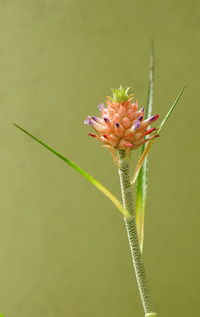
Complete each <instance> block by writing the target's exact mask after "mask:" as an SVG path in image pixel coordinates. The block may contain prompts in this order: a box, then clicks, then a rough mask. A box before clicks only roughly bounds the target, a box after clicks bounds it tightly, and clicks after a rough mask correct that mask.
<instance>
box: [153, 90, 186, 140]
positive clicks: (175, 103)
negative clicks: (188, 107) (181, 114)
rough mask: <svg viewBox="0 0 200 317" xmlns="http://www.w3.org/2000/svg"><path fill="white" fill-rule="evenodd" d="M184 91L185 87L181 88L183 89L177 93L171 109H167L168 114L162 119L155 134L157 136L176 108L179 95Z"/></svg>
mask: <svg viewBox="0 0 200 317" xmlns="http://www.w3.org/2000/svg"><path fill="white" fill-rule="evenodd" d="M184 90H185V87H183V89H182V90H181V91H180V92H179V94H178V96H177V97H176V99H175V100H174V103H173V104H172V106H171V108H170V109H169V111H168V113H167V114H166V116H165V117H164V119H163V121H162V122H161V124H160V125H159V128H158V130H157V131H156V134H159V133H160V131H161V130H162V128H163V126H164V125H165V123H166V121H167V120H168V119H169V116H170V115H171V114H172V111H173V110H174V108H175V107H176V105H177V103H178V101H179V99H180V98H181V95H182V94H183V92H184Z"/></svg>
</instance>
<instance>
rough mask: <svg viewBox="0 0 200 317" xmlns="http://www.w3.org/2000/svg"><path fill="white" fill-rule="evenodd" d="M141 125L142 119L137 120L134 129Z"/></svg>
mask: <svg viewBox="0 0 200 317" xmlns="http://www.w3.org/2000/svg"><path fill="white" fill-rule="evenodd" d="M139 127H140V121H136V123H135V124H134V129H138V128H139Z"/></svg>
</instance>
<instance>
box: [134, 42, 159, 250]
mask: <svg viewBox="0 0 200 317" xmlns="http://www.w3.org/2000/svg"><path fill="white" fill-rule="evenodd" d="M154 64H155V62H154V47H153V43H152V49H151V59H150V70H149V90H148V97H147V108H146V118H148V117H150V116H151V115H152V109H153V93H154ZM146 147H147V144H144V145H143V146H142V147H141V155H142V154H143V153H144V151H145V149H146ZM147 171H148V170H147V156H145V159H144V162H143V164H142V166H141V168H140V171H139V173H138V177H137V185H136V225H137V232H138V239H139V243H140V249H141V252H142V249H143V242H144V216H145V205H146V196H147Z"/></svg>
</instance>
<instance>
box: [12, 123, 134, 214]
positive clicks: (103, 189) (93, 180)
mask: <svg viewBox="0 0 200 317" xmlns="http://www.w3.org/2000/svg"><path fill="white" fill-rule="evenodd" d="M13 125H14V126H15V127H17V128H18V129H19V130H21V131H22V132H24V133H25V134H27V135H28V136H30V137H31V138H32V139H34V140H35V141H36V142H38V143H39V144H41V145H42V146H44V147H45V148H46V149H47V150H49V151H50V152H51V153H53V154H54V155H56V156H57V157H59V158H60V159H61V160H62V161H64V162H65V163H67V164H68V165H69V166H71V167H72V168H73V169H74V170H75V171H77V172H78V173H79V174H81V175H82V176H83V177H84V178H86V179H87V180H88V181H89V182H90V183H91V184H93V185H94V186H95V187H96V188H98V189H99V190H100V191H101V192H102V193H103V194H104V195H105V196H106V197H107V198H108V199H109V200H110V201H111V202H112V203H113V204H114V205H115V207H117V209H118V210H119V211H120V212H121V213H122V214H123V216H124V217H129V216H130V215H129V213H128V211H127V210H126V209H125V208H123V206H122V204H121V202H120V201H119V200H118V199H117V198H116V197H115V196H114V195H113V194H112V193H111V192H110V191H109V190H108V189H107V188H106V187H105V186H104V185H102V184H101V183H100V182H99V181H98V180H97V179H96V178H94V177H93V176H91V175H90V174H89V173H87V172H85V171H84V170H83V169H82V168H81V167H79V166H78V165H76V164H75V163H74V162H72V161H71V160H70V159H68V158H67V157H65V156H64V155H62V154H60V153H59V152H57V151H56V150H55V149H53V148H52V147H50V146H49V145H47V144H46V143H44V142H43V141H42V140H40V139H38V138H37V137H35V136H34V135H32V134H31V133H30V132H28V131H27V130H25V129H23V128H22V127H20V126H19V125H17V124H16V123H13Z"/></svg>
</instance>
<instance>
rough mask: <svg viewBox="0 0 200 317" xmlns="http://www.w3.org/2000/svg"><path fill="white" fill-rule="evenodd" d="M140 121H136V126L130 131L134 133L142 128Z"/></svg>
mask: <svg viewBox="0 0 200 317" xmlns="http://www.w3.org/2000/svg"><path fill="white" fill-rule="evenodd" d="M140 124H141V123H140V121H136V122H135V123H134V125H133V126H132V128H131V129H130V131H131V132H134V131H135V130H137V129H138V128H139V127H140Z"/></svg>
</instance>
